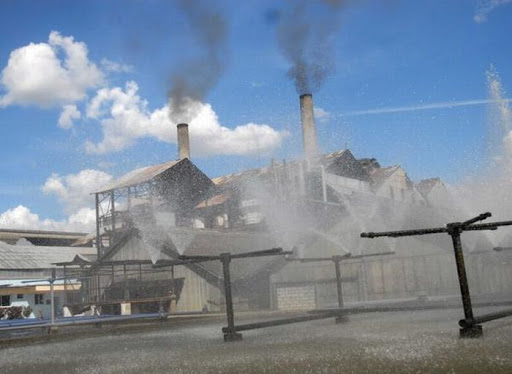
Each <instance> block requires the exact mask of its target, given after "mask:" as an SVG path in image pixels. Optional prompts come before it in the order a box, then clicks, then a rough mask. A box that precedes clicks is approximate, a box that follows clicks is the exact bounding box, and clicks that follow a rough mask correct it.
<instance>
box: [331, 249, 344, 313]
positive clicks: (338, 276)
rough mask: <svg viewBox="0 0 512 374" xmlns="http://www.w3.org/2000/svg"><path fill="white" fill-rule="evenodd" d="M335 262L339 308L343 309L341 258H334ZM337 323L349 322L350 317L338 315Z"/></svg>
mask: <svg viewBox="0 0 512 374" xmlns="http://www.w3.org/2000/svg"><path fill="white" fill-rule="evenodd" d="M332 262H334V270H335V271H336V288H337V290H338V308H339V309H340V310H341V309H343V287H342V285H341V268H340V262H341V256H332ZM334 321H335V322H336V323H343V322H347V321H348V316H345V315H338V316H337V317H336V318H335V320H334Z"/></svg>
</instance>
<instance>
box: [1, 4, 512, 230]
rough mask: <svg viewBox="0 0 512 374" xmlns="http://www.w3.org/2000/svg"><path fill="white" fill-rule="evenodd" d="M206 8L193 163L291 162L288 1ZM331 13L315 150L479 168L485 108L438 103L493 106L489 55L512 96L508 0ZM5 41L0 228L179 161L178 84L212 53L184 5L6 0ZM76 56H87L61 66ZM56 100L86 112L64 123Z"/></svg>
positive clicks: (360, 7) (221, 166)
mask: <svg viewBox="0 0 512 374" xmlns="http://www.w3.org/2000/svg"><path fill="white" fill-rule="evenodd" d="M203 3H204V4H206V5H207V7H206V8H205V9H208V11H216V12H217V13H218V14H220V15H222V17H223V19H224V21H225V24H226V37H225V39H223V43H222V46H221V47H222V48H221V50H220V52H219V54H218V56H217V57H219V58H220V59H221V61H222V64H223V70H222V72H221V73H220V74H218V76H217V77H216V79H215V81H214V84H213V87H212V88H211V90H208V91H207V92H206V93H205V94H204V97H203V100H202V103H203V104H201V105H202V106H201V108H202V110H203V111H202V112H201V113H202V114H201V117H200V119H201V121H199V120H197V121H196V122H198V123H197V124H196V127H193V125H194V122H191V136H192V139H191V140H192V159H193V161H194V162H195V163H196V164H197V165H198V166H199V167H200V168H201V169H202V170H203V171H204V172H206V173H207V174H208V175H209V176H212V177H214V176H218V175H222V174H226V173H230V172H234V171H237V170H240V169H244V168H248V167H255V166H261V165H264V164H267V163H269V160H270V158H271V157H275V158H278V159H283V158H287V159H290V158H297V157H300V156H301V153H302V149H301V148H302V145H301V134H300V122H299V113H298V95H297V92H296V90H295V87H294V84H293V82H292V81H291V80H290V79H289V78H288V77H287V71H288V69H289V68H290V62H289V61H288V60H287V59H286V58H285V57H284V56H283V53H282V49H280V46H279V43H278V41H277V37H276V34H277V32H276V30H277V28H278V27H279V24H280V21H281V20H282V18H280V16H279V15H281V17H282V15H283V14H286V11H287V10H288V9H289V8H290V7H291V4H293V3H294V2H292V1H284V0H283V1H270V0H268V1H266V0H263V1H256V0H248V1H244V2H235V1H230V0H222V1H216V2H213V1H206V0H205V1H203ZM325 6H326V5H325V4H324V3H322V2H319V3H318V4H317V6H315V7H313V9H312V10H311V12H313V13H311V14H310V16H311V18H312V19H313V18H315V17H316V19H320V20H322V17H323V16H324V13H322V12H325ZM333 12H334V11H333ZM337 12H339V13H336V14H337V16H338V17H339V20H338V21H339V24H338V25H337V26H338V27H336V28H335V29H333V30H334V32H333V33H332V35H331V36H330V39H329V42H330V43H331V46H332V51H333V59H332V66H333V67H334V69H333V71H332V73H331V74H330V75H329V76H328V77H327V78H326V80H325V82H324V84H323V85H322V86H321V87H320V88H319V89H318V90H317V91H316V92H314V102H315V105H316V108H317V109H321V110H319V114H318V118H317V130H318V136H319V146H320V148H321V149H322V150H323V151H325V152H328V151H335V150H339V149H343V148H345V146H347V147H348V148H349V149H351V150H352V152H353V153H354V154H355V156H356V157H359V158H362V157H375V158H377V159H378V160H379V162H380V163H381V164H382V165H384V166H387V165H394V164H400V165H402V166H403V167H404V169H406V171H407V172H408V174H409V176H410V177H411V178H412V179H413V180H420V179H422V178H428V177H433V176H439V177H441V178H442V179H443V180H445V181H447V182H449V183H457V182H459V181H460V180H463V179H464V178H466V177H468V176H470V175H473V174H475V173H477V172H480V171H481V169H482V168H483V167H484V165H485V163H484V162H483V161H482V160H485V159H486V157H488V155H487V153H486V144H487V140H488V137H489V123H488V122H489V121H488V113H489V107H488V105H485V104H478V105H463V106H453V107H447V106H446V103H449V102H451V103H453V102H456V103H465V102H468V101H472V100H486V99H488V92H487V91H488V88H487V81H486V71H487V70H488V69H489V67H490V65H491V64H492V65H493V66H494V67H495V69H496V70H497V71H498V73H499V77H500V79H501V84H502V86H503V88H504V89H505V91H506V90H507V88H508V89H509V90H510V87H511V86H512V65H511V64H510V61H512V49H511V48H510V37H509V35H511V34H512V32H511V31H512V22H510V21H511V20H512V1H508V0H503V1H485V0H475V1H469V0H452V1H437V0H432V1H421V2H420V1H398V0H389V1H377V0H374V1H371V0H367V1H351V2H348V3H347V4H344V5H343V6H342V7H341V8H339V10H337ZM326 22H327V21H326ZM320 24H321V23H320ZM51 33H52V34H51ZM0 35H2V38H1V39H0V71H2V76H1V77H0V126H1V127H2V129H3V131H2V134H3V136H2V147H1V149H0V152H1V156H2V157H1V161H0V225H3V226H23V225H31V227H34V226H38V227H41V228H58V229H61V228H69V229H80V228H81V227H83V226H81V225H82V224H84V223H86V222H89V221H90V219H91V217H92V211H91V209H90V208H91V207H92V204H91V202H92V199H91V197H90V196H89V195H88V194H87V192H89V191H90V190H94V187H95V186H97V185H98V184H101V183H104V182H105V181H107V180H109V178H112V177H116V176H119V175H120V174H122V173H124V172H126V171H129V170H131V169H133V168H136V167H139V166H145V165H148V164H155V163H160V162H164V161H167V160H170V159H174V158H176V155H177V149H176V144H175V129H174V123H172V121H171V122H169V121H170V120H169V119H168V118H167V116H166V115H165V114H166V110H165V109H166V105H167V104H168V99H167V95H168V92H169V90H170V89H172V88H173V87H172V82H173V79H172V78H173V77H175V76H176V75H179V74H180V71H182V69H183V67H184V66H185V67H186V66H188V65H189V64H190V63H191V61H197V60H198V59H199V60H203V61H206V60H207V59H208V58H207V57H205V56H206V55H205V51H204V49H205V46H204V45H202V44H201V43H200V42H198V35H197V33H196V32H194V30H193V29H191V28H190V22H189V19H188V18H187V16H186V14H185V13H184V12H183V10H182V8H180V6H179V2H177V1H176V2H173V1H163V0H162V1H160V0H146V1H142V0H141V1H135V0H133V1H124V0H123V1H91V0H89V1H72V2H70V1H44V2H42V1H25V0H21V1H20V0H17V1H11V0H4V1H2V2H0ZM31 43H32V44H31ZM38 46H39V47H41V48H40V49H39V52H38V53H36V47H37V48H39V47H38ZM16 51H23V52H24V54H21V53H20V54H17V55H16V54H15V52H16ZM77 51H78V52H80V51H82V52H83V51H86V52H87V54H86V55H85V57H84V56H82V57H84V58H82V59H77V60H76V61H68V64H67V65H66V57H69V55H68V54H69V53H73V52H77ZM42 53H43V54H44V53H46V55H44V56H45V58H46V60H45V59H44V58H43V57H42V56H43V55H42ZM48 53H50V55H47V54H48ZM52 53H53V54H52ZM14 55H16V56H18V57H19V58H18V59H15V58H13V57H14ZM48 56H49V57H48ZM24 59H25V60H24ZM52 59H53V60H52ZM36 60H37V61H36ZM49 60H52V61H53V62H57V63H58V64H57V65H51V64H50V65H47V64H49ZM77 61H78V62H77ZM50 62H51V61H50ZM72 64H75V65H76V66H75V68H76V69H75V70H73V67H72V66H71V65H72ZM52 67H53V68H55V69H56V70H55V72H54V71H52ZM24 69H26V70H24ZM53 73H55V74H53ZM61 73H62V74H64V73H65V74H66V75H65V76H64V75H62V74H61ZM59 74H60V75H59ZM54 78H55V79H54ZM128 82H130V83H128ZM127 83H128V84H127ZM94 103H96V104H97V105H96V106H94ZM430 104H436V105H432V106H433V107H434V108H430V109H421V107H422V106H425V105H430ZM437 104H439V105H437ZM65 106H68V110H69V112H68V114H70V113H74V114H75V117H78V115H77V114H78V113H79V116H80V118H73V117H70V118H68V120H67V121H66V120H63V119H62V120H61V123H60V124H59V118H60V117H61V113H63V108H65ZM116 108H120V109H119V110H118V111H117V112H115V109H116ZM393 108H409V109H403V110H396V111H393V110H388V109H393ZM372 111H373V112H372ZM113 113H114V114H113ZM119 113H120V114H119ZM322 113H323V115H322ZM152 116H153V117H152ZM164 117H165V118H164ZM248 124H253V126H252V127H251V126H248ZM166 126H167V127H166ZM215 129H221V130H222V131H224V133H225V136H224V137H218V136H217V135H212V131H214V130H215ZM109 131H110V133H109ZM120 131H123V134H124V135H123V136H117V135H118V134H119V132H120ZM194 131H195V132H196V133H194ZM219 132H220V131H218V132H217V133H219ZM194 139H195V140H194ZM194 147H195V148H194ZM20 207H21V208H20ZM79 212H80V214H79ZM45 220H46V221H45ZM88 220H89V221H88Z"/></svg>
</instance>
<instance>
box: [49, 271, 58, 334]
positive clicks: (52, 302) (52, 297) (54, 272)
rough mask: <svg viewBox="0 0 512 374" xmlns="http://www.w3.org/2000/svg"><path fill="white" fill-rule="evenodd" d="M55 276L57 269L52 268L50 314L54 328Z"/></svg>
mask: <svg viewBox="0 0 512 374" xmlns="http://www.w3.org/2000/svg"><path fill="white" fill-rule="evenodd" d="M55 278H57V276H56V271H55V269H52V278H51V279H50V300H51V308H52V311H51V313H50V316H51V325H50V328H52V327H53V325H54V323H55V292H54V287H53V283H54V282H55Z"/></svg>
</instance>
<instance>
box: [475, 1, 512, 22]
mask: <svg viewBox="0 0 512 374" xmlns="http://www.w3.org/2000/svg"><path fill="white" fill-rule="evenodd" d="M511 2H512V0H479V1H478V2H477V7H476V11H475V15H474V17H473V20H474V21H475V22H476V23H483V22H485V21H487V15H488V14H489V13H491V12H492V11H493V10H494V9H496V8H497V7H499V6H502V5H505V4H508V3H511Z"/></svg>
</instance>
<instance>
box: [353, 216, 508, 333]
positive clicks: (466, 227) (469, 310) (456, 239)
mask: <svg viewBox="0 0 512 374" xmlns="http://www.w3.org/2000/svg"><path fill="white" fill-rule="evenodd" d="M489 217H491V213H490V212H486V213H482V214H480V215H478V216H476V217H474V218H471V219H469V220H467V221H464V222H452V223H448V224H447V225H446V226H445V227H438V228H429V229H419V230H401V231H386V232H363V233H361V237H362V238H369V239H373V238H377V237H383V236H386V237H392V238H398V237H405V236H417V235H430V234H440V233H447V234H448V235H450V236H451V239H452V245H453V251H454V256H455V264H456V267H457V276H458V281H459V287H460V293H461V298H462V308H463V311H464V319H463V320H461V321H459V326H460V327H461V328H460V331H459V332H460V337H461V338H474V337H480V336H482V334H483V330H482V326H481V323H483V322H488V321H492V320H495V319H498V318H504V317H508V316H510V315H512V310H508V311H503V312H496V313H491V314H488V315H484V316H481V317H474V315H473V307H472V304H471V296H470V292H469V284H468V279H467V274H466V266H465V264H464V253H463V251H462V242H461V234H462V232H464V231H479V230H497V229H498V227H501V226H510V225H512V221H501V222H490V223H480V224H477V223H476V222H479V221H483V220H485V219H487V218H489Z"/></svg>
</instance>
